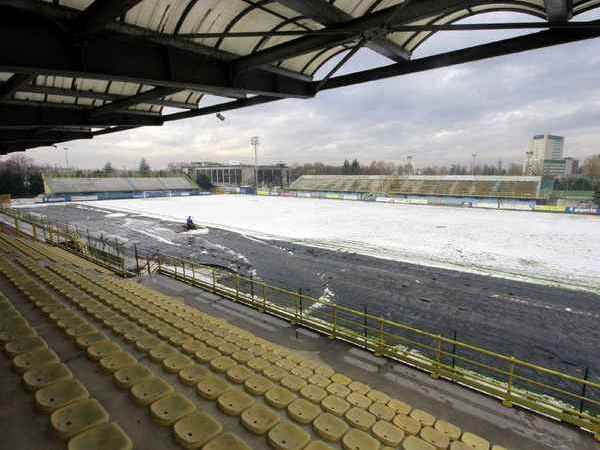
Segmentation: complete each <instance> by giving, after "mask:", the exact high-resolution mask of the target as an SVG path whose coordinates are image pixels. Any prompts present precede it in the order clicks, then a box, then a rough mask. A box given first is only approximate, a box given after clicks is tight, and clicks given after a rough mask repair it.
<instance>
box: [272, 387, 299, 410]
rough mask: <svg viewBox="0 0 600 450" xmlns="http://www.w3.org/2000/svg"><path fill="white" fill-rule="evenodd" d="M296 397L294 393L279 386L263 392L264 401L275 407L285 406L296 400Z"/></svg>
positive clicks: (281, 407)
mask: <svg viewBox="0 0 600 450" xmlns="http://www.w3.org/2000/svg"><path fill="white" fill-rule="evenodd" d="M296 398H297V395H296V394H294V393H293V392H291V391H289V390H288V389H286V388H284V387H281V386H275V387H274V388H272V389H269V390H268V391H267V392H266V393H265V401H266V402H267V403H268V404H269V405H271V406H273V407H274V408H277V409H283V408H285V407H287V405H289V404H290V403H292V402H293V401H294V400H296Z"/></svg>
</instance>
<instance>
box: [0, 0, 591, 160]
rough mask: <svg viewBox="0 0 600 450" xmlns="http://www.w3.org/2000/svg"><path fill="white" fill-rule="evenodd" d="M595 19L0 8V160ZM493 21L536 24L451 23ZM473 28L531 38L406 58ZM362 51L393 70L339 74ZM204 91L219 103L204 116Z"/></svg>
mask: <svg viewBox="0 0 600 450" xmlns="http://www.w3.org/2000/svg"><path fill="white" fill-rule="evenodd" d="M594 8H600V0H3V1H2V2H0V56H1V58H0V128H1V129H2V132H1V133H0V154H4V153H8V152H11V151H20V150H24V149H28V148H32V147H36V146H47V145H52V144H56V143H58V142H64V141H67V140H71V139H89V138H92V137H93V136H96V135H99V134H106V133H112V132H117V131H121V130H125V129H130V128H133V127H139V126H156V125H161V124H163V123H164V122H165V121H171V120H178V119H183V118H188V117H194V116H199V115H205V114H213V113H216V112H221V111H227V110H231V109H237V108H242V107H249V106H253V105H257V104H261V103H267V102H272V101H276V100H279V99H283V98H290V97H292V98H309V97H313V96H314V95H316V94H317V93H318V91H320V90H323V89H333V88H337V87H342V86H348V85H352V84H357V83H363V82H367V81H371V80H376V79H382V78H387V77H393V76H399V75H402V74H406V73H413V72H418V71H423V70H429V69H432V68H437V67H443V66H448V65H453V64H461V63H464V62H469V61H475V60H479V59H484V58H490V57H494V56H500V55H505V54H510V53H516V52H521V51H526V50H531V49H536V48H542V47H547V46H551V45H556V44H561V43H566V42H574V41H578V40H583V39H590V38H595V37H598V36H600V22H579V21H573V20H571V19H572V18H573V17H574V16H576V15H578V14H581V13H584V12H586V11H589V10H591V9H594ZM495 11H512V12H519V13H524V14H528V15H531V16H532V17H533V19H532V22H520V23H502V24H490V23H481V24H477V23H469V24H457V23H456V22H458V21H460V20H461V19H464V18H466V17H470V16H475V15H478V14H483V13H487V12H495ZM480 29H531V30H532V33H531V34H527V35H524V36H519V37H516V38H510V39H504V40H502V41H498V42H493V43H490V44H483V45H479V46H475V47H470V48H466V49H459V50H456V51H453V52H448V53H444V54H442V55H435V56H430V57H426V58H417V59H414V58H412V54H413V53H414V51H415V50H416V49H417V48H418V47H419V46H420V45H421V44H422V43H423V42H424V41H425V40H426V39H428V38H429V37H430V36H431V35H432V34H434V33H436V32H441V31H451V30H480ZM363 47H364V48H368V49H370V50H371V51H374V52H377V53H379V54H380V55H383V56H384V57H386V58H388V59H389V60H390V64H389V65H386V66H383V67H380V68H376V69H370V70H364V71H361V72H358V73H353V74H348V75H341V76H339V75H338V76H336V72H337V71H338V70H339V69H340V68H341V67H342V66H343V65H344V64H345V63H346V62H347V61H348V60H349V59H350V58H351V57H352V56H353V55H354V54H355V53H356V52H357V51H358V50H359V49H360V48H363ZM341 53H345V55H344V56H343V57H342V58H341V59H340V60H339V61H338V62H337V64H336V65H335V66H334V67H333V69H331V70H330V71H329V72H328V73H327V74H326V75H325V76H324V77H322V78H321V79H319V80H316V79H314V77H315V74H316V73H317V72H318V71H319V69H320V68H321V67H323V65H325V64H326V63H327V62H328V61H329V60H331V59H332V58H335V57H336V56H337V55H339V54H341ZM205 94H210V95H213V96H219V97H224V98H226V99H227V100H224V101H223V103H221V104H217V105H212V106H206V107H203V106H202V100H203V97H204V95H205ZM165 108H169V109H168V110H165ZM173 109H174V111H173Z"/></svg>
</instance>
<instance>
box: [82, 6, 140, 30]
mask: <svg viewBox="0 0 600 450" xmlns="http://www.w3.org/2000/svg"><path fill="white" fill-rule="evenodd" d="M141 1H142V0H95V1H94V3H92V4H91V5H90V6H88V7H87V8H86V9H85V10H84V11H83V12H82V13H81V14H80V15H79V17H78V19H77V21H76V22H75V23H74V24H73V31H74V32H76V33H81V34H86V35H89V34H93V33H96V32H97V31H100V30H101V29H102V28H104V27H105V26H106V25H108V24H109V23H110V22H112V21H114V20H115V19H116V18H117V17H119V16H122V15H124V14H125V13H127V11H129V10H130V9H131V8H133V7H134V6H135V5H137V4H138V3H140V2H141Z"/></svg>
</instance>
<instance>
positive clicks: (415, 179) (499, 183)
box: [290, 175, 541, 199]
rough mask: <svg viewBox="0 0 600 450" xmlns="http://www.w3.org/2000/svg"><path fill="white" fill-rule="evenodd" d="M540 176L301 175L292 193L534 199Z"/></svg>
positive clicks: (291, 187) (293, 186) (292, 187)
mask: <svg viewBox="0 0 600 450" xmlns="http://www.w3.org/2000/svg"><path fill="white" fill-rule="evenodd" d="M540 183H541V178H540V177H509V176H467V175H465V176H460V175H456V176H454V175H449V176H426V175H423V176H420V175H418V176H408V177H401V176H377V175H374V176H355V175H303V176H301V177H300V178H298V179H297V180H296V181H294V182H293V183H292V185H291V186H290V189H291V190H295V191H316V192H356V193H386V194H389V195H422V196H456V197H493V198H515V199H535V198H538V197H539V188H540Z"/></svg>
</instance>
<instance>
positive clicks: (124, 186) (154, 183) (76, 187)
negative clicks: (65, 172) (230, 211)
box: [44, 176, 198, 195]
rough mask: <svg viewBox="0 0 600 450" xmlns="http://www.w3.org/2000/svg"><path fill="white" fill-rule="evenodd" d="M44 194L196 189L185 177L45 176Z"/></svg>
mask: <svg viewBox="0 0 600 450" xmlns="http://www.w3.org/2000/svg"><path fill="white" fill-rule="evenodd" d="M44 181H45V184H46V188H47V192H46V194H52V195H61V194H90V193H99V192H143V191H177V190H185V191H189V190H192V189H198V186H196V184H194V183H193V182H192V181H191V180H189V179H188V178H185V177H165V178H159V177H130V178H126V177H106V178H66V177H52V176H47V177H45V179H44Z"/></svg>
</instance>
